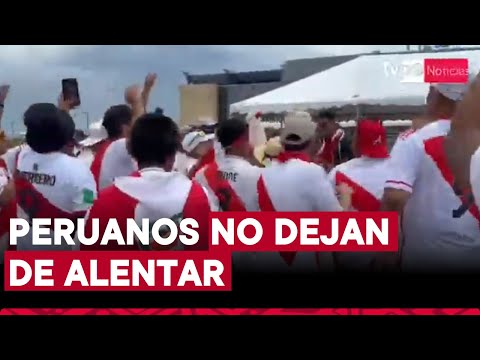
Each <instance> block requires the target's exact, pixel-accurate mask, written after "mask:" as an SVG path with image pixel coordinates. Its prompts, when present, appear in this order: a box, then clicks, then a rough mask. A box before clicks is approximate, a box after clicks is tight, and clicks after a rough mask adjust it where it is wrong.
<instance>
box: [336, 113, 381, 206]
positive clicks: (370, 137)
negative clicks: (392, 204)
mask: <svg viewBox="0 0 480 360" xmlns="http://www.w3.org/2000/svg"><path fill="white" fill-rule="evenodd" d="M353 150H354V152H355V154H356V156H358V157H357V158H355V159H352V160H349V161H347V162H345V163H343V164H340V165H338V166H336V167H335V168H334V169H333V170H332V171H331V172H330V173H329V174H328V177H329V179H330V182H331V183H332V184H333V185H334V186H335V187H336V186H339V185H340V184H342V183H343V184H347V185H348V186H350V188H351V189H352V190H353V194H352V208H353V209H355V210H357V211H379V210H380V205H381V199H382V196H383V190H384V187H385V181H387V179H388V173H389V168H388V165H389V153H388V147H387V134H386V130H385V128H384V127H383V125H382V123H381V122H380V121H378V120H360V121H359V122H358V124H357V128H356V132H355V138H354V141H353Z"/></svg>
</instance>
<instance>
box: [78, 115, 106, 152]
mask: <svg viewBox="0 0 480 360" xmlns="http://www.w3.org/2000/svg"><path fill="white" fill-rule="evenodd" d="M102 122H103V120H100V121H97V122H95V123H93V124H91V125H90V127H89V128H88V137H87V138H86V139H85V140H82V141H80V145H82V146H85V147H89V146H93V145H95V144H97V143H99V142H100V141H102V140H105V139H106V138H107V137H108V133H107V130H106V129H105V128H104V127H103V125H102Z"/></svg>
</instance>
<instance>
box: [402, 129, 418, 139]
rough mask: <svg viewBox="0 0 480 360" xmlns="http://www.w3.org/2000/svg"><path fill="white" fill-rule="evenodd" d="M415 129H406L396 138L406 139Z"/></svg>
mask: <svg viewBox="0 0 480 360" xmlns="http://www.w3.org/2000/svg"><path fill="white" fill-rule="evenodd" d="M415 131H416V130H415V129H408V130H406V131H404V132H402V133H401V134H400V135H398V138H399V139H400V140H406V139H407V138H408V137H409V136H410V135H412V134H415Z"/></svg>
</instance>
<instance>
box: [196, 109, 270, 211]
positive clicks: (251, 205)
mask: <svg viewBox="0 0 480 360" xmlns="http://www.w3.org/2000/svg"><path fill="white" fill-rule="evenodd" d="M217 139H218V142H219V144H220V145H221V146H222V149H223V156H217V157H216V160H215V161H214V162H212V163H211V164H209V165H207V166H205V167H204V168H203V169H202V170H200V172H199V173H197V175H196V177H195V179H196V180H198V182H199V183H200V184H202V185H203V186H204V187H205V188H207V190H209V192H210V193H211V194H212V196H214V197H216V198H217V200H218V202H219V204H220V208H221V209H222V210H223V211H259V208H258V195H257V182H258V179H259V177H260V174H261V171H262V169H261V168H259V167H256V166H253V165H252V164H250V162H249V161H248V158H249V156H250V154H251V150H252V149H251V145H250V141H249V125H248V123H247V122H246V121H244V120H242V119H237V118H233V119H229V120H226V121H223V122H221V123H220V125H219V127H218V129H217Z"/></svg>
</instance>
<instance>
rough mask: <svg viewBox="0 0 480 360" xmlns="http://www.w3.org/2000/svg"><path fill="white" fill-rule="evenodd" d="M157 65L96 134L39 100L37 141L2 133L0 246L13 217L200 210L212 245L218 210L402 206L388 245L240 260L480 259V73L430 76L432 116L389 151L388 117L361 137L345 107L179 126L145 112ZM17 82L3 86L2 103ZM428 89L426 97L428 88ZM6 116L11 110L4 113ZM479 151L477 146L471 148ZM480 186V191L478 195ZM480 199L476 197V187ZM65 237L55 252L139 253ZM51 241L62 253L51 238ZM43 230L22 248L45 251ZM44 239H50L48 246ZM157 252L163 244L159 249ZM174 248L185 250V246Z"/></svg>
mask: <svg viewBox="0 0 480 360" xmlns="http://www.w3.org/2000/svg"><path fill="white" fill-rule="evenodd" d="M155 83H156V75H155V74H149V75H148V76H147V77H146V79H145V82H144V85H143V86H131V87H129V88H127V89H126V91H125V104H119V105H114V106H111V107H110V108H109V109H108V110H107V111H106V112H105V114H104V116H103V119H102V120H101V121H100V122H97V123H94V124H92V125H91V126H90V128H89V130H88V136H87V137H86V138H82V139H80V138H78V136H77V135H78V132H77V131H76V129H75V123H74V121H73V120H72V117H71V116H70V115H69V112H70V111H71V110H72V105H71V104H70V103H68V102H67V101H64V100H63V98H62V97H60V98H59V102H58V104H57V105H54V104H33V105H31V106H30V107H29V108H28V109H27V110H26V112H25V114H24V118H23V121H24V125H25V127H26V129H27V131H26V140H25V144H22V145H20V146H16V147H12V148H10V149H8V139H7V138H6V136H5V134H4V133H0V155H2V157H1V158H0V249H1V250H2V252H3V251H4V250H5V249H7V248H8V246H9V245H8V230H9V229H8V221H9V219H10V218H15V217H21V218H25V219H27V220H30V219H32V218H52V219H53V218H69V219H72V220H75V219H78V218H86V220H87V221H86V224H87V226H86V228H85V231H86V234H85V235H86V236H89V231H91V229H92V226H91V223H92V219H98V221H99V224H100V230H105V228H106V226H107V222H108V220H109V219H112V218H115V219H117V221H118V222H119V224H120V227H121V230H122V231H124V230H125V226H126V222H127V219H132V218H133V219H136V220H138V221H140V220H141V219H150V220H153V221H154V220H156V219H159V218H171V219H174V220H175V221H179V220H181V219H182V218H195V219H196V220H197V221H198V223H199V224H200V234H201V236H200V239H201V241H200V242H199V243H198V244H197V245H195V246H193V247H192V248H193V250H202V249H206V248H207V246H208V215H209V213H210V212H211V211H302V212H307V211H310V212H322V211H329V212H335V211H380V210H386V211H395V212H398V214H399V215H400V219H401V226H400V228H401V234H400V236H401V239H402V241H401V249H400V250H399V251H398V253H390V254H382V255H379V254H371V253H362V254H348V253H345V254H331V253H322V254H319V253H262V254H259V253H256V254H252V253H243V254H234V266H238V267H239V268H243V269H246V270H248V269H252V270H267V271H269V270H272V271H275V270H278V271H316V270H337V271H351V270H358V271H373V270H386V269H395V270H398V269H400V270H403V271H409V270H452V271H453V270H472V269H478V268H480V261H479V260H480V213H479V211H478V208H477V205H476V204H475V197H474V195H475V192H476V191H480V186H478V184H477V182H479V181H480V175H479V173H480V171H479V170H478V167H480V163H479V162H480V153H479V152H478V151H477V149H478V146H479V145H480V135H479V133H480V132H479V131H478V129H477V128H478V127H479V125H480V121H478V119H479V118H480V105H479V104H480V93H479V91H480V81H479V80H474V79H472V82H471V83H470V84H436V85H432V86H431V87H430V90H429V93H428V96H427V108H426V113H425V114H424V116H422V117H419V118H418V119H414V120H413V126H412V128H411V129H409V130H408V131H406V132H405V133H403V134H401V135H400V136H399V138H398V139H397V142H396V144H395V145H394V147H393V149H392V151H391V153H389V151H388V147H387V139H386V130H385V128H384V127H383V125H382V122H381V121H380V120H378V119H360V120H359V121H358V124H357V127H356V131H355V135H354V137H353V139H349V138H348V136H347V135H346V134H345V132H344V131H343V130H342V129H341V128H340V126H339V125H338V123H337V121H336V120H335V114H334V113H332V112H329V111H321V112H315V113H310V112H291V113H288V114H286V116H285V119H284V123H283V127H282V129H280V130H279V131H278V132H274V131H269V133H268V132H267V131H265V129H264V128H263V126H262V124H261V114H250V115H248V116H247V117H246V118H245V119H243V118H231V119H228V120H224V121H221V122H220V123H216V122H215V121H203V124H201V125H198V126H195V127H192V126H191V127H184V128H179V127H178V125H177V124H176V123H175V122H174V121H173V120H172V119H171V118H170V117H168V116H166V115H165V114H164V112H163V109H160V108H157V109H156V110H155V111H153V112H150V113H149V112H147V109H148V102H149V94H150V92H151V89H152V88H153V87H154V86H155ZM7 94H8V87H2V88H1V89H0V110H2V111H3V107H4V104H5V100H6V98H7ZM426 95H427V94H426ZM0 116H1V113H0ZM472 155H473V157H472ZM472 194H473V195H472ZM478 196H480V194H479V195H478ZM477 199H478V197H477ZM139 246H140V245H132V246H130V247H128V246H121V247H120V246H118V245H117V244H115V243H112V242H111V243H110V245H109V246H107V247H100V246H95V245H93V246H88V247H85V248H84V247H83V246H82V247H80V246H73V247H72V246H70V245H66V244H63V245H54V246H52V248H53V249H57V250H79V249H80V250H83V249H88V250H103V249H105V250H132V249H133V250H135V249H140V248H139ZM52 248H50V250H51V249H52ZM33 249H35V246H33V245H32V241H31V234H28V235H26V236H25V237H24V238H23V239H22V241H20V242H19V243H18V246H17V247H16V249H12V248H11V250H18V251H21V250H33ZM41 249H45V247H42V248H41ZM149 249H151V250H164V249H159V248H158V246H157V247H155V246H154V245H153V243H152V245H151V248H150V247H149ZM170 249H173V250H180V249H181V248H180V246H179V245H178V244H176V243H175V244H173V245H172V247H171V248H170Z"/></svg>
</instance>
